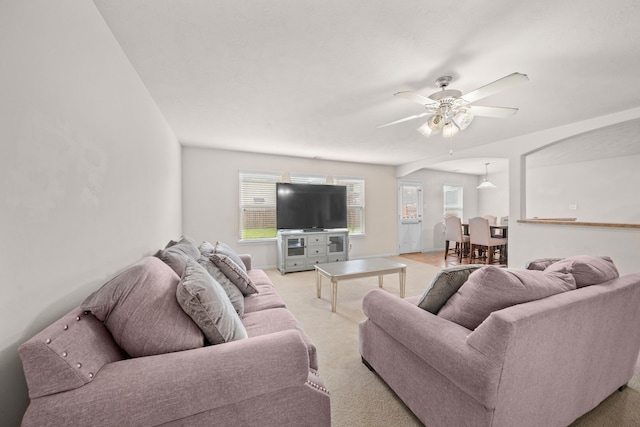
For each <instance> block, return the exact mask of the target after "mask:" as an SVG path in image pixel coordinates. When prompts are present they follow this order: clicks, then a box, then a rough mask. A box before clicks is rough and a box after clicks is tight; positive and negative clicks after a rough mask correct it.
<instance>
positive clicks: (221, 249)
mask: <svg viewBox="0 0 640 427" xmlns="http://www.w3.org/2000/svg"><path fill="white" fill-rule="evenodd" d="M213 253H214V254H220V255H226V256H228V257H229V258H231V260H233V262H235V263H236V264H237V265H238V266H239V267H240V268H241V269H242V270H244V271H245V272H246V271H247V267H245V265H244V262H242V258H240V255H238V254H237V253H236V251H234V250H233V249H231V246H229V245H227V244H226V243H222V242H216V246H215V248H214V250H213Z"/></svg>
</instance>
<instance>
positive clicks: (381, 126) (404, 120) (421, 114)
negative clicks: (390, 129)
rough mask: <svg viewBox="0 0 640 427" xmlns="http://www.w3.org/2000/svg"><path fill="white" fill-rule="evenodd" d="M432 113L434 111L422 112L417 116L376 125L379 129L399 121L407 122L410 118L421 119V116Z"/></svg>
mask: <svg viewBox="0 0 640 427" xmlns="http://www.w3.org/2000/svg"><path fill="white" fill-rule="evenodd" d="M432 114H433V113H429V112H426V113H420V114H416V115H415V116H409V117H405V118H404V119H400V120H396V121H393V122H389V123H385V124H383V125H379V126H376V128H378V129H379V128H383V127H385V126H391V125H395V124H398V123H402V122H406V121H409V120H413V119H419V118H420V117H424V116H429V115H432Z"/></svg>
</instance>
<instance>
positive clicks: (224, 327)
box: [176, 259, 247, 344]
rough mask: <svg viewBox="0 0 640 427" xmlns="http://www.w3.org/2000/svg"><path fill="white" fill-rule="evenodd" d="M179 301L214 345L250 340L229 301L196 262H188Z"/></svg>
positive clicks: (178, 295)
mask: <svg viewBox="0 0 640 427" xmlns="http://www.w3.org/2000/svg"><path fill="white" fill-rule="evenodd" d="M176 298H177V300H178V303H179V304H180V307H182V309H183V310H184V312H185V313H187V314H188V315H189V317H191V318H192V319H193V321H194V322H196V324H197V325H198V326H199V327H200V329H201V330H202V332H203V333H204V336H205V337H207V340H208V341H209V343H211V344H221V343H225V342H229V341H236V340H240V339H243V338H247V331H246V329H245V327H244V325H243V324H242V321H241V320H240V317H239V316H238V313H236V311H235V310H234V309H233V306H232V305H231V301H229V297H227V294H226V293H225V292H224V289H222V286H221V285H220V284H219V283H218V282H216V281H215V280H214V279H213V277H211V275H210V274H209V273H207V271H206V270H205V269H204V267H202V266H201V265H200V264H198V263H197V262H196V261H193V260H191V259H190V260H187V265H186V267H185V271H184V275H183V276H182V279H180V283H179V284H178V289H177V292H176Z"/></svg>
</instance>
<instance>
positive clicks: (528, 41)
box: [94, 0, 640, 168]
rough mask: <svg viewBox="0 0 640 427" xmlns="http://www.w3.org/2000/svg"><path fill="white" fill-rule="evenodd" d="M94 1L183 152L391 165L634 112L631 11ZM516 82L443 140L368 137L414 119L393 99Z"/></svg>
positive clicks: (639, 98) (354, 0) (636, 68)
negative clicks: (444, 80)
mask: <svg viewBox="0 0 640 427" xmlns="http://www.w3.org/2000/svg"><path fill="white" fill-rule="evenodd" d="M94 2H95V4H96V5H97V7H98V9H99V11H100V12H101V14H102V15H103V16H104V18H105V21H106V22H107V24H108V25H109V27H110V28H111V30H112V32H113V34H114V35H115V37H116V39H117V40H118V42H119V43H120V45H121V46H122V48H123V50H124V52H125V53H126V55H127V56H128V57H129V59H130V61H131V63H132V64H133V66H134V68H135V69H136V71H137V72H138V74H139V75H140V77H141V79H142V81H143V82H144V84H145V85H146V87H147V88H148V90H149V92H150V93H151V95H152V96H153V98H154V99H155V101H156V103H157V105H158V107H159V108H160V110H161V111H162V113H163V114H164V116H165V118H166V119H167V121H168V123H169V125H170V126H171V127H172V129H173V130H174V132H175V134H176V136H177V137H178V139H179V140H180V142H181V143H182V144H184V145H192V146H205V147H216V148H221V149H232V150H241V151H252V152H259V153H272V154H280V155H292V156H301V157H318V158H323V159H331V160H343V161H354V162H365V163H374V164H386V165H401V164H405V163H409V162H413V161H416V160H419V159H423V158H429V157H432V156H441V155H444V154H446V153H447V152H448V151H449V150H450V148H451V144H453V145H454V147H455V149H456V150H462V149H465V148H470V147H475V146H478V145H481V144H487V143H491V142H495V141H499V140H503V139H506V138H512V137H516V136H518V135H522V134H528V133H531V132H535V131H539V130H543V129H547V128H551V127H555V126H560V125H564V124H568V123H572V122H577V121H581V120H585V119H590V118H593V117H597V116H601V115H604V114H608V113H613V112H618V111H622V110H627V109H630V108H634V107H638V106H640V81H639V76H640V37H639V36H638V34H639V33H638V31H639V30H638V29H639V28H640V2H638V1H631V0H629V1H627V0H612V1H608V2H604V1H601V0H597V1H595V0H583V1H579V2H578V1H557V0H553V1H551V0H536V1H516V2H514V1H508V0H493V1H490V2H479V1H474V0H460V1H456V2H435V1H425V0H402V1H391V0H387V1H381V0H377V1H376V0H348V1H346V0H322V1H308V0H288V1H280V0H270V1H255V0H254V1H249V0H234V1H231V0H229V1H211V0H190V1H177V0H153V1H151V0H145V1H141V0H94ZM513 72H521V73H525V74H527V75H528V76H529V78H530V82H529V83H527V84H525V85H522V86H519V87H516V88H513V89H510V90H508V91H505V92H502V93H500V94H497V95H493V96H491V97H489V98H485V99H483V100H482V101H478V102H477V103H476V104H478V105H493V106H507V107H518V108H520V111H519V112H518V113H517V114H516V115H515V116H513V117H511V118H508V119H493V118H483V117H477V118H476V119H475V120H474V121H473V123H472V124H471V125H470V126H469V128H468V129H467V130H465V131H464V132H461V133H460V134H459V135H458V136H457V137H456V138H455V139H454V140H453V142H450V143H449V142H446V141H445V140H444V139H443V137H442V136H441V135H437V136H435V137H431V138H429V139H426V138H425V137H423V136H422V135H420V134H419V133H418V132H416V130H415V129H416V128H417V127H418V126H419V125H421V124H422V123H423V122H424V121H426V120H422V119H417V120H413V121H409V122H405V123H402V124H398V125H395V126H390V127H386V128H382V129H376V126H377V125H379V124H382V123H386V122H389V121H392V120H395V119H399V118H402V117H405V116H409V115H413V114H418V113H421V112H423V111H424V110H423V109H422V107H420V106H419V105H417V104H414V103H411V102H409V101H407V100H404V99H400V98H397V97H394V96H393V94H394V93H395V92H398V91H402V90H413V91H416V92H419V93H421V94H424V95H429V94H431V93H433V92H435V91H437V87H436V85H435V80H436V79H437V78H438V77H440V76H442V75H451V76H453V82H452V84H451V85H450V87H449V88H450V89H458V90H460V91H462V93H467V92H470V91H471V90H474V89H476V88H478V87H480V86H483V85H485V84H487V83H490V82H492V81H494V80H497V79H499V78H501V77H504V76H506V75H508V74H511V73H513ZM475 162H476V164H477V162H478V160H477V159H476V161H475ZM480 167H481V168H484V165H483V164H481V165H480Z"/></svg>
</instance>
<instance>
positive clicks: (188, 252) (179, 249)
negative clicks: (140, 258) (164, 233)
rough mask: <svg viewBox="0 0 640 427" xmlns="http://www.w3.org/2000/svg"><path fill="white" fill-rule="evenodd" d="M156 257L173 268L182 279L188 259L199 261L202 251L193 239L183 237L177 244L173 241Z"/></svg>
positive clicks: (156, 254)
mask: <svg viewBox="0 0 640 427" xmlns="http://www.w3.org/2000/svg"><path fill="white" fill-rule="evenodd" d="M154 256H156V257H157V258H160V259H161V260H162V261H164V262H165V263H166V264H167V265H168V266H169V267H171V268H172V269H173V271H175V272H176V274H177V275H178V277H182V274H183V273H184V266H185V264H186V262H187V259H193V260H197V259H198V257H199V256H200V251H199V250H198V246H197V245H196V242H195V241H194V240H193V239H192V238H191V237H189V236H182V237H181V238H180V240H179V241H177V242H176V241H175V240H171V241H170V242H169V243H167V246H165V248H164V249H160V250H159V251H158V252H156V253H155V255H154Z"/></svg>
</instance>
